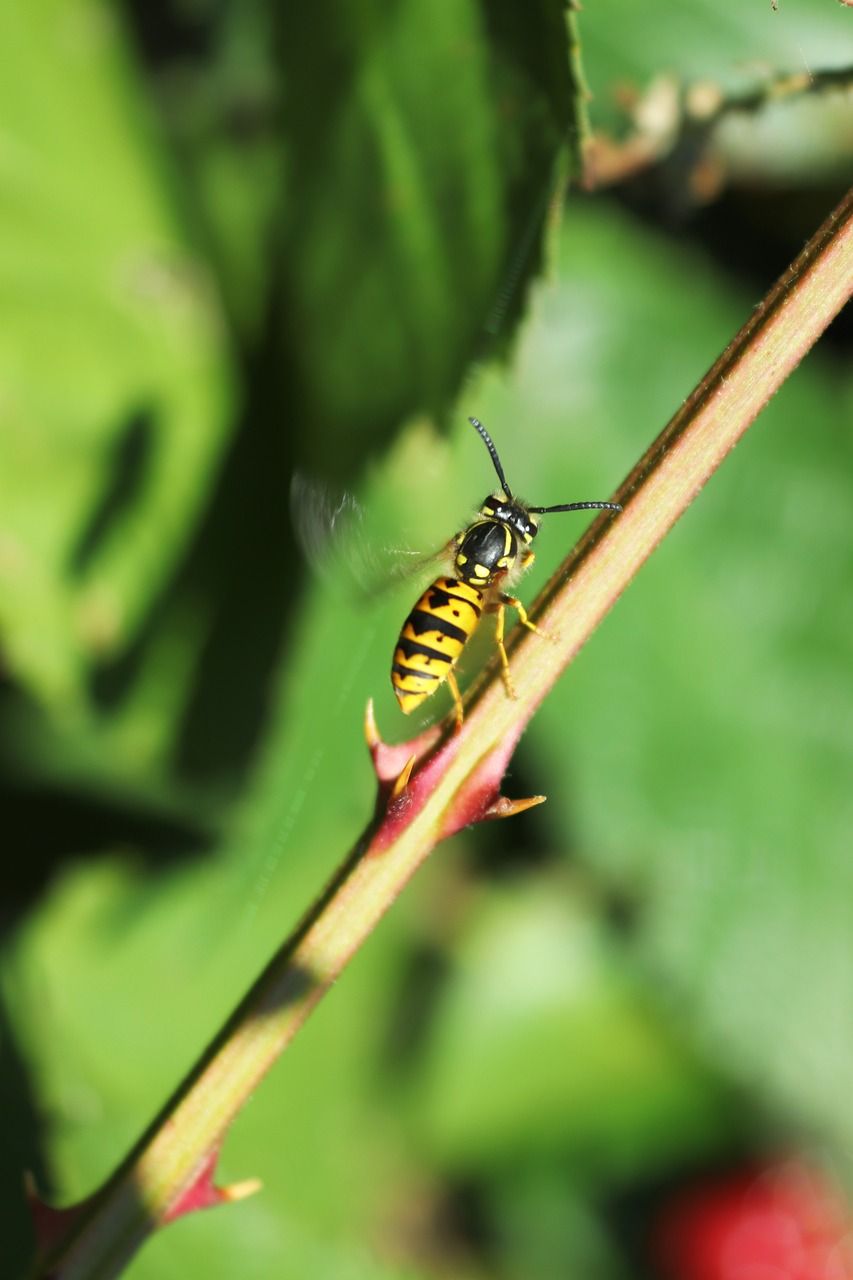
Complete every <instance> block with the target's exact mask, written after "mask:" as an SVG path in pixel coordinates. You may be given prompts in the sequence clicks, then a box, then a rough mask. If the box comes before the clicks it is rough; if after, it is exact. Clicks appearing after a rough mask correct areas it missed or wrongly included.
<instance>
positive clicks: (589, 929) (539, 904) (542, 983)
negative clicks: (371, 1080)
mask: <svg viewBox="0 0 853 1280" xmlns="http://www.w3.org/2000/svg"><path fill="white" fill-rule="evenodd" d="M451 963H452V965H453V972H452V975H451V978H450V980H449V983H448V992H447V997H446V999H445V1000H444V1001H443V1003H442V1005H441V1006H440V1008H439V1010H438V1013H437V1016H436V1020H435V1026H434V1029H433V1033H432V1037H431V1040H430V1043H429V1046H428V1049H427V1053H426V1056H425V1059H424V1061H423V1064H422V1068H421V1076H420V1084H419V1086H418V1088H417V1089H416V1091H415V1095H414V1105H413V1112H414V1120H413V1123H414V1126H415V1128H416V1131H418V1132H419V1133H420V1135H421V1138H422V1141H424V1142H425V1143H426V1146H427V1148H428V1150H429V1151H430V1152H431V1154H432V1155H433V1158H437V1159H438V1160H439V1161H441V1162H442V1163H445V1164H449V1165H450V1166H451V1167H459V1166H461V1167H462V1168H463V1169H468V1170H470V1169H471V1168H472V1167H473V1168H479V1169H481V1170H482V1171H483V1172H487V1173H489V1174H490V1175H493V1174H494V1173H495V1172H497V1171H498V1170H504V1171H506V1170H508V1169H512V1168H513V1167H515V1166H516V1165H517V1162H519V1161H522V1162H523V1161H525V1160H526V1161H527V1162H528V1163H529V1162H530V1159H531V1156H537V1155H538V1156H539V1157H540V1158H541V1157H542V1156H543V1155H544V1156H549V1157H551V1158H554V1157H556V1156H557V1155H558V1154H559V1155H561V1158H562V1159H563V1160H564V1161H565V1162H567V1163H568V1164H571V1163H575V1164H577V1166H578V1173H577V1177H578V1179H579V1180H583V1181H589V1180H591V1181H593V1182H594V1181H596V1180H598V1179H602V1178H604V1179H606V1178H612V1177H614V1176H615V1175H617V1174H622V1175H624V1174H625V1173H626V1172H629V1171H634V1170H636V1169H637V1168H640V1169H648V1168H651V1167H653V1166H654V1164H655V1162H656V1161H658V1160H661V1161H662V1160H665V1159H670V1158H672V1156H673V1154H676V1155H678V1156H680V1157H681V1158H684V1157H685V1155H686V1154H688V1153H689V1154H691V1155H694V1154H695V1152H696V1151H697V1150H701V1149H702V1147H703V1146H704V1145H706V1144H707V1143H708V1141H709V1138H711V1136H712V1135H716V1138H717V1140H718V1139H719V1134H720V1133H721V1132H724V1131H725V1125H724V1124H721V1121H722V1119H723V1116H724V1114H725V1105H724V1096H723V1095H722V1094H721V1093H720V1092H719V1091H718V1090H717V1089H716V1087H715V1086H714V1084H713V1083H712V1081H711V1080H710V1078H709V1077H708V1076H707V1074H706V1073H705V1072H703V1071H702V1070H700V1069H698V1067H697V1065H696V1064H695V1062H693V1061H692V1060H691V1056H690V1054H689V1053H688V1052H687V1051H686V1050H685V1049H683V1048H682V1047H679V1045H678V1044H677V1043H676V1042H675V1041H674V1039H673V1038H672V1037H671V1035H670V1034H669V1033H668V1032H667V1031H666V1030H665V1027H664V1024H663V1022H662V1021H661V1019H660V1018H659V1017H656V1016H655V1014H654V1012H653V1010H652V1008H651V1007H650V1006H649V1005H648V1004H647V1001H646V999H645V997H644V996H643V995H642V994H641V990H640V988H639V986H638V984H636V982H634V981H633V980H632V979H631V978H630V976H629V975H628V973H627V972H625V970H624V968H623V966H622V964H621V963H620V961H619V960H618V958H617V955H616V953H615V952H614V951H613V950H612V948H610V947H608V944H607V939H606V937H605V935H604V934H603V933H602V931H601V929H600V925H599V924H598V923H597V922H596V919H595V914H594V912H593V911H592V909H591V904H590V903H589V902H588V901H584V899H583V897H581V896H578V895H577V891H576V889H575V887H574V886H573V885H572V883H571V881H569V880H566V879H562V878H561V879H558V880H555V881H553V882H551V883H549V882H547V881H541V882H540V883H537V884H531V885H528V886H527V887H525V885H524V883H523V882H521V883H520V884H518V885H515V886H512V887H510V888H507V889H503V890H499V891H495V892H493V893H491V894H489V895H488V896H486V897H484V899H483V900H482V901H481V902H479V904H478V907H477V909H476V910H474V911H473V912H472V913H471V915H470V923H469V925H468V928H467V929H466V932H465V936H464V939H463V941H462V944H461V947H460V950H459V953H458V954H457V955H454V956H453V957H452V962H451Z"/></svg>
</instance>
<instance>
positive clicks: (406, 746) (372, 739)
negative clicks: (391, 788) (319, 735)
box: [364, 698, 442, 786]
mask: <svg viewBox="0 0 853 1280" xmlns="http://www.w3.org/2000/svg"><path fill="white" fill-rule="evenodd" d="M441 733H442V730H441V726H440V725H435V726H433V727H432V728H430V729H425V730H424V732H423V733H419V734H418V735H417V737H415V738H411V739H410V740H409V741H408V742H399V743H397V744H396V745H395V746H391V745H390V744H389V743H387V742H383V741H382V739H381V737H380V736H379V730H378V729H377V727H376V716H375V713H374V710H373V699H372V698H371V699H370V701H369V702H368V704H367V707H366V709H365V713H364V736H365V738H366V740H367V747H368V750H369V751H370V755H371V759H372V760H373V769H374V772H375V773H376V777H377V778H378V780H379V783H380V786H383V785H387V784H388V783H390V784H392V785H393V783H394V782H396V780H397V778H399V776H400V774H401V772H402V770H403V769H404V768H405V767H406V765H407V764H408V762H409V759H410V758H411V757H412V756H414V757H415V759H416V760H419V759H421V758H422V757H423V756H425V755H426V754H427V752H428V751H429V750H430V749H431V748H432V747H433V746H434V745H435V744H436V742H438V740H439V738H440V737H441Z"/></svg>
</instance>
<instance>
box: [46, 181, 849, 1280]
mask: <svg viewBox="0 0 853 1280" xmlns="http://www.w3.org/2000/svg"><path fill="white" fill-rule="evenodd" d="M851 291H853V192H851V193H848V195H847V196H846V197H845V199H844V200H843V201H842V203H841V204H840V205H839V207H838V208H837V209H836V210H835V212H834V213H833V214H832V215H831V216H830V217H829V218H828V219H827V221H826V222H825V224H824V225H823V226H822V227H821V228H820V230H819V231H818V232H817V234H816V235H815V236H814V237H813V239H812V240H811V241H810V243H809V244H808V246H807V247H806V248H805V250H804V251H803V252H802V254H801V255H800V256H799V257H798V258H797V260H796V261H795V262H794V263H793V265H792V266H791V267H790V268H789V270H788V271H786V272H785V274H784V275H783V277H782V278H781V279H780V281H779V282H778V283H777V284H776V286H775V287H774V288H773V289H772V290H771V292H770V293H769V295H768V296H767V298H766V299H765V300H764V302H763V303H762V304H761V306H760V307H758V309H757V310H756V311H755V312H754V313H753V315H752V316H751V317H750V318H749V320H748V321H747V322H746V324H745V325H744V327H743V328H742V329H741V331H740V333H739V334H738V335H737V336H736V337H735V338H734V340H733V341H732V343H731V344H730V345H729V347H728V348H727V349H726V350H725V351H724V352H723V354H722V356H721V357H720V358H719V360H718V361H717V362H716V364H715V365H714V366H713V368H712V369H711V370H710V372H709V373H708V374H707V375H706V377H705V378H703V379H702V381H701V382H700V384H699V385H698V387H697V388H696V389H695V391H694V392H693V394H692V395H691V396H690V397H689V398H688V399H687V401H686V402H685V403H684V405H683V406H682V407H681V408H680V409H679V411H678V412H677V414H676V415H675V417H674V418H673V419H672V421H671V422H670V423H669V425H668V426H667V427H666V428H665V430H664V431H663V432H662V434H661V435H660V437H659V438H658V439H657V440H656V441H655V443H654V444H653V445H652V446H651V448H650V449H649V450H648V452H647V453H646V454H645V456H644V457H643V458H642V459H641V460H640V461H639V462H638V464H637V466H636V467H635V468H634V470H633V471H632V472H631V474H630V475H629V476H628V478H627V480H626V481H625V483H624V484H623V485H622V487H621V488H620V490H619V492H618V493H617V494H616V495H615V496H616V500H617V501H619V502H621V503H622V504H623V506H624V512H623V514H622V515H620V516H618V517H616V518H613V517H612V516H604V517H602V518H600V519H598V520H597V521H596V522H595V523H594V524H593V525H592V526H591V528H590V529H589V531H588V532H587V534H586V535H585V536H584V538H583V539H582V540H581V542H580V543H579V544H578V546H577V547H576V548H575V550H574V551H573V552H572V554H571V555H570V556H569V558H568V560H567V561H566V562H565V563H564V564H563V566H562V567H561V568H560V570H559V571H558V573H557V574H556V575H555V577H554V578H553V579H552V580H551V582H550V583H549V584H548V585H547V587H546V588H545V590H544V592H543V593H542V595H541V596H540V599H539V602H538V607H537V608H536V609H535V610H534V613H535V614H536V616H537V618H538V619H539V620H541V622H542V624H543V627H544V628H545V629H546V630H547V631H548V632H549V633H550V635H551V636H552V637H553V641H554V642H553V643H552V644H544V643H543V642H542V641H541V640H540V639H539V638H538V637H536V636H528V635H527V634H526V633H525V634H524V635H522V636H520V637H518V639H517V643H516V644H515V645H514V646H513V659H512V663H513V677H514V681H515V685H516V689H517V692H518V698H517V700H514V701H512V700H510V699H508V698H507V697H506V695H505V693H504V691H503V688H502V685H501V682H500V680H499V679H497V678H496V676H497V673H496V671H495V669H494V666H492V667H491V668H490V669H489V670H488V671H487V672H486V673H484V676H483V678H482V679H481V681H480V682H479V684H478V685H477V687H476V689H475V691H474V694H473V696H472V697H471V698H470V699H469V707H468V712H467V715H466V720H465V724H464V726H463V728H462V730H461V731H460V732H459V733H452V732H451V731H449V730H448V731H445V733H444V735H443V736H442V737H440V738H438V739H437V740H436V738H435V737H429V736H428V737H425V738H423V739H421V740H419V741H416V742H415V743H413V744H407V745H405V746H404V747H402V748H386V747H384V746H382V745H381V744H375V751H374V755H375V759H376V761H377V766H378V772H379V773H380V775H381V777H383V778H384V779H385V784H384V787H383V788H382V789H381V791H380V796H381V803H380V806H379V817H378V818H377V821H376V822H375V823H374V824H373V825H372V826H371V828H370V829H369V830H368V832H367V833H366V834H365V836H363V837H362V839H361V840H360V841H359V842H358V844H357V846H356V848H355V850H354V851H353V852H352V853H351V854H350V855H349V856H348V858H347V859H346V861H345V862H344V864H343V866H342V867H341V870H340V871H339V872H338V874H337V876H336V877H335V879H334V881H333V882H332V884H331V885H330V886H329V887H328V888H327V889H326V890H325V892H324V893H323V895H322V896H321V897H320V899H319V900H318V901H317V903H315V905H314V906H313V907H312V908H311V909H310V911H309V912H308V914H307V915H306V916H305V918H304V919H303V921H302V923H301V924H300V925H299V927H298V928H297V929H296V931H295V932H294V934H293V935H292V936H291V937H290V938H289V939H288V940H287V941H286V942H285V943H284V945H283V946H282V948H281V950H280V951H279V952H278V953H277V954H276V956H275V957H274V958H273V959H272V961H271V962H270V964H269V965H268V967H267V969H266V970H265V971H264V973H263V974H262V975H261V977H260V978H259V979H258V981H257V982H256V984H255V985H254V987H253V988H252V989H251V990H250V991H249V993H248V994H247V996H246V997H245V999H244V1000H243V1002H242V1003H241V1005H240V1006H239V1008H238V1009H237V1010H236V1011H235V1013H234V1014H233V1015H232V1017H231V1018H230V1019H229V1021H228V1023H227V1025H226V1026H225V1027H224V1028H223V1030H222V1032H221V1033H220V1035H219V1036H218V1037H217V1039H216V1040H215V1041H214V1043H213V1044H212V1045H211V1046H210V1047H209V1049H208V1050H207V1051H206V1053H205V1054H204V1056H203V1058H202V1059H201V1061H200V1062H199V1063H198V1064H197V1066H196V1067H195V1068H194V1069H193V1070H192V1071H191V1073H190V1074H189V1076H188V1077H187V1079H186V1081H185V1082H184V1083H183V1085H182V1086H181V1087H180V1089H179V1090H178V1091H177V1093H176V1094H175V1096H174V1098H173V1099H172V1100H171V1101H170V1102H169V1103H168V1104H167V1106H166V1107H165V1108H164V1110H163V1111H162V1113H161V1114H160V1116H159V1117H158V1118H157V1120H156V1121H155V1122H154V1123H153V1124H152V1125H151V1127H150V1128H149V1130H148V1131H147V1133H146V1134H145V1135H144V1136H143V1137H142V1139H141V1140H140V1141H139V1142H138V1143H137V1145H136V1147H135V1148H134V1149H133V1150H132V1151H131V1153H130V1155H129V1156H128V1157H127V1159H126V1160H125V1161H124V1163H123V1164H122V1165H121V1167H120V1168H119V1169H118V1170H117V1171H116V1173H115V1174H114V1175H113V1176H112V1178H111V1179H110V1180H109V1181H108V1182H107V1183H106V1185H105V1186H104V1187H103V1188H102V1189H101V1190H100V1191H99V1192H97V1193H96V1194H95V1196H93V1197H92V1198H91V1199H90V1200H89V1201H87V1202H85V1203H84V1204H83V1205H82V1206H79V1207H78V1208H77V1209H72V1210H68V1211H64V1214H65V1217H64V1218H63V1217H61V1216H60V1218H58V1219H54V1221H53V1225H52V1228H51V1235H50V1239H51V1241H52V1243H51V1244H50V1245H46V1246H45V1247H44V1249H43V1252H42V1254H41V1256H40V1258H39V1260H38V1262H37V1265H36V1267H35V1270H34V1272H33V1275H34V1276H40V1277H46V1276H48V1275H50V1276H51V1277H55V1278H56V1280H59V1278H60V1277H61V1280H70V1278H71V1277H80V1278H83V1277H85V1278H86V1280H93V1278H94V1277H98V1278H99V1280H102V1278H106V1277H111V1276H115V1275H118V1274H119V1272H120V1271H121V1269H122V1267H123V1265H124V1264H125V1263H126V1262H127V1260H128V1259H129V1258H130V1257H131V1256H132V1255H133V1254H134V1252H135V1251H136V1250H137V1249H138V1248H139V1246H140V1244H141V1243H142V1242H143V1241H144V1239H145V1238H146V1236H148V1235H149V1234H150V1233H151V1232H153V1231H154V1230H155V1229H156V1228H157V1227H158V1226H160V1225H162V1224H163V1223H164V1222H166V1221H168V1220H170V1219H171V1218H174V1217H176V1216H178V1215H179V1214H180V1212H183V1211H188V1210H189V1209H190V1208H193V1207H198V1206H199V1205H200V1204H201V1203H211V1202H212V1198H211V1197H208V1199H207V1200H204V1199H203V1198H202V1199H201V1200H199V1199H196V1200H195V1201H194V1202H193V1200H192V1197H193V1194H194V1192H198V1191H199V1190H201V1191H204V1190H205V1188H207V1189H208V1190H210V1188H211V1187H212V1183H211V1181H210V1179H211V1177H212V1170H213V1165H214V1164H215V1159H216V1155H217V1153H218V1150H219V1147H220V1145H221V1143H222V1141H223V1138H224V1136H225V1134H226V1132H227V1130H228V1127H229V1125H230V1124H231V1122H232V1120H233V1119H234V1117H235V1116H236V1114H237V1112H238V1111H239V1110H240V1108H241V1107H242V1105H243V1104H244V1102H245V1101H246V1100H247V1098H248V1097H249V1096H250V1095H251V1093H252V1092H253V1091H254V1090H255V1089H256V1088H257V1086H258V1085H259V1084H260V1082H261V1080H262V1078H263V1076H264V1075H265V1073H266V1072H267V1071H268V1070H269V1068H270V1067H271V1066H272V1065H273V1063H274V1062H275V1060H276V1059H277V1057H278V1056H279V1054H280V1053H281V1052H282V1051H283V1050H284V1049H285V1048H286V1047H287V1045H288V1044H289V1043H290V1041H291V1040H292V1039H293V1037H294V1036H295V1035H296V1033H297V1031H298V1030H299V1028H300V1027H301V1026H302V1024H303V1022H304V1021H305V1019H306V1018H307V1017H308V1015H309V1014H310V1012H311V1011H312V1009H313V1008H314V1006H315V1005H316V1004H317V1002H318V1001H319V1000H320V998H321V997H322V996H323V995H324V994H325V992H326V991H327V990H328V989H329V987H330V986H331V984H332V983H333V982H334V981H335V979H336V978H337V977H338V976H339V975H340V973H341V972H342V970H343V969H344V968H345V966H346V964H347V962H348V961H349V960H350V958H351V957H352V955H353V954H354V953H355V952H356V951H357V950H358V948H359V947H360V946H361V945H362V943H363V942H364V941H365V939H366V938H367V937H368V936H369V934H370V932H371V931H372V929H373V928H374V926H375V925H376V924H377V922H378V921H379V920H380V918H381V917H382V915H383V914H384V913H385V912H386V911H387V910H388V908H389V907H390V905H391V903H392V902H393V901H394V899H395V898H396V897H397V895H398V894H399V893H400V891H401V890H402V889H403V887H404V886H405V885H406V883H407V882H408V881H409V880H410V878H411V877H412V875H413V874H414V872H415V871H416V870H417V868H418V867H419V866H420V865H421V863H422V862H423V861H424V859H425V858H426V857H427V855H428V854H429V853H430V852H431V850H432V849H433V848H434V846H435V845H436V843H437V842H438V841H439V840H440V839H441V838H442V837H443V836H444V835H446V834H447V833H448V832H449V831H452V830H454V829H456V828H458V826H459V825H461V824H462V823H463V822H470V821H473V820H476V819H477V818H481V817H484V816H500V815H501V814H502V813H506V812H511V811H512V810H513V807H514V806H513V805H512V804H511V803H507V802H504V803H503V807H501V803H500V801H499V799H498V796H497V788H498V786H499V783H500V778H501V775H502V773H503V771H504V769H505V767H506V764H507V761H508V759H509V756H510V754H511V752H512V748H513V745H514V743H515V742H516V741H517V739H518V736H519V734H520V733H521V731H522V729H523V727H524V725H525V724H526V723H527V721H528V720H529V718H530V716H531V715H532V714H533V712H534V711H535V709H536V707H537V706H538V704H539V703H540V701H541V700H542V699H543V698H544V697H545V695H546V693H547V692H548V690H549V689H550V688H551V686H552V685H553V684H554V682H555V681H556V680H557V678H558V677H559V676H560V674H561V673H562V672H563V671H564V670H565V668H566V666H567V664H568V663H569V662H570V661H571V659H572V658H573V657H574V655H575V654H576V653H577V652H578V650H579V649H580V647H581V646H582V645H583V644H584V643H585V641H586V640H587V639H588V638H589V636H590V634H591V633H592V631H593V630H594V628H595V627H596V625H597V624H598V622H599V621H600V620H601V618H602V617H603V615H604V614H605V613H606V612H607V611H608V609H609V608H610V607H611V605H612V604H613V603H614V601H615V600H616V599H617V597H618V596H619V594H620V593H621V592H622V591H623V590H624V588H625V587H626V586H627V585H628V583H629V582H630V580H631V579H632V577H633V576H634V574H635V573H636V572H637V570H638V569H639V568H640V566H641V564H642V563H643V561H644V560H645V559H646V557H647V556H649V555H650V554H651V552H652V551H653V550H654V548H655V547H656V546H657V544H658V543H659V542H660V540H661V539H662V538H663V536H664V535H665V534H666V532H667V531H668V530H669V529H670V528H671V527H672V525H673V524H674V523H675V521H676V520H677V519H678V517H679V516H680V515H681V514H682V512H683V511H684V510H685V509H686V508H687V507H688V506H689V504H690V503H691V502H692V500H693V498H694V497H695V496H696V494H697V493H698V492H699V490H700V489H701V487H702V486H703V485H704V484H705V482H706V481H707V480H708V479H709V477H710V476H711V475H712V474H713V472H714V471H715V470H716V468H717V467H718V466H719V465H720V463H721V462H722V460H723V458H724V457H725V456H726V454H727V453H728V452H729V451H730V450H731V449H732V448H733V447H734V445H735V444H736V443H737V442H738V440H739V439H740V438H741V436H742V435H743V434H744V432H745V431H746V430H747V428H748V427H749V426H750V424H751V423H752V422H753V421H754V420H755V418H756V416H757V415H758V413H759V412H760V410H761V409H762V407H763V406H764V405H765V404H766V403H767V402H768V400H769V399H770V398H771V396H773V395H774V393H775V392H776V391H777V390H778V389H779V387H780V386H781V385H782V383H783V382H784V381H785V379H786V378H787V377H788V375H789V374H790V373H791V372H792V371H793V370H794V369H795V368H796V366H797V364H798V363H799V362H800V360H801V359H802V358H803V356H804V355H805V354H806V352H807V351H808V350H809V349H810V347H811V346H812V345H813V344H814V343H815V342H816V340H817V339H818V338H819V336H820V335H821V333H823V331H824V330H825V329H826V327H827V326H828V325H829V324H830V322H831V321H832V319H833V317H834V316H836V315H837V314H838V312H839V311H840V310H841V308H842V307H843V305H844V304H845V302H846V301H847V299H848V298H849V296H850V294H851ZM412 756H414V757H416V768H415V772H414V774H413V775H412V777H411V780H410V781H409V782H408V783H407V785H406V786H405V787H404V788H403V789H402V790H401V791H400V794H399V795H397V796H396V797H395V796H394V794H393V792H392V791H390V789H389V788H390V779H391V777H392V776H393V775H394V774H395V773H396V772H398V771H399V770H400V768H402V765H403V762H404V761H405V760H406V758H407V757H412ZM383 762H384V763H383ZM410 763H411V760H410ZM405 776H406V777H408V775H407V774H406V775H405ZM245 1189H246V1188H245V1187H244V1188H238V1189H232V1192H231V1193H230V1194H229V1193H228V1192H225V1193H224V1196H223V1193H220V1195H221V1196H223V1198H226V1199H228V1198H232V1199H233V1198H237V1196H238V1194H240V1193H241V1192H242V1191H245ZM213 1198H215V1197H213ZM42 1212H44V1211H42ZM57 1224H59V1226H61V1227H62V1231H60V1229H59V1226H58V1225H57ZM48 1226H50V1224H49V1223H48ZM46 1234H47V1233H46Z"/></svg>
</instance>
